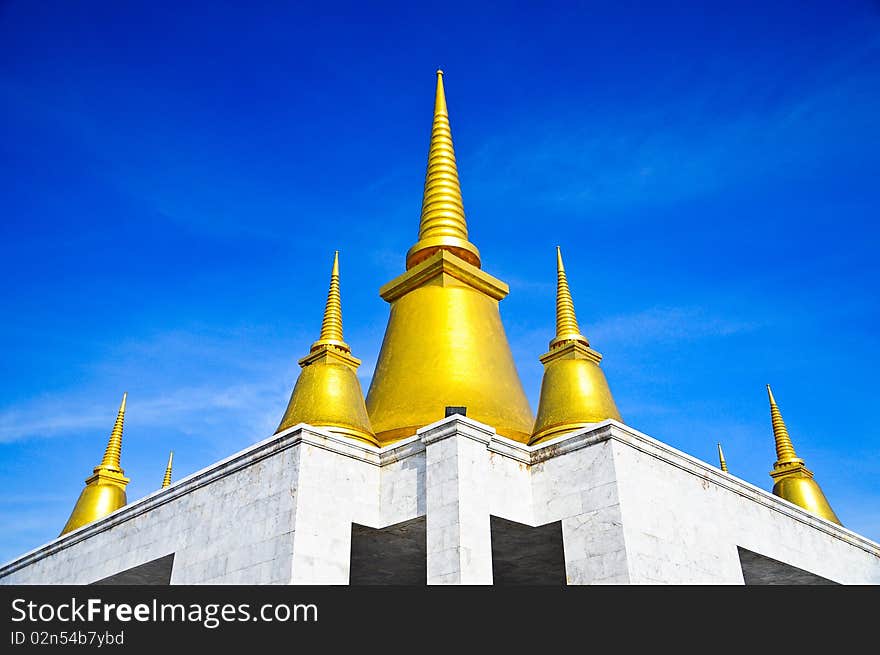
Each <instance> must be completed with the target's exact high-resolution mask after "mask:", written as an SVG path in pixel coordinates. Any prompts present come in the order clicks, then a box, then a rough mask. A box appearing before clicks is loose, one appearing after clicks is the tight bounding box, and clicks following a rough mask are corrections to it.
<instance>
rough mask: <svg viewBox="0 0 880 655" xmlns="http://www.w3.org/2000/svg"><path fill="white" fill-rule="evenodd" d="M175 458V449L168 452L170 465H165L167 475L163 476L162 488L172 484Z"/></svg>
mask: <svg viewBox="0 0 880 655" xmlns="http://www.w3.org/2000/svg"><path fill="white" fill-rule="evenodd" d="M173 459H174V451H173V450H172V451H171V452H170V453H168V466H166V467H165V477H164V478H162V488H163V489H164V488H165V487H170V486H171V462H172V460H173Z"/></svg>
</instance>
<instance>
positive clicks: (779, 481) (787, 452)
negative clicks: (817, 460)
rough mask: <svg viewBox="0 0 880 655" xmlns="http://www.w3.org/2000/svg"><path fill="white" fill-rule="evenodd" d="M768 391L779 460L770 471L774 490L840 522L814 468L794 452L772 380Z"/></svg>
mask: <svg viewBox="0 0 880 655" xmlns="http://www.w3.org/2000/svg"><path fill="white" fill-rule="evenodd" d="M767 395H768V396H769V398H770V421H771V423H772V425H773V439H774V441H775V442H776V462H775V463H774V464H773V470H772V471H770V477H771V478H773V480H774V484H773V493H774V494H775V495H777V496H779V497H780V498H785V499H786V500H788V501H790V502H792V503H794V504H795V505H800V506H801V507H803V508H804V509H805V510H807V511H808V512H812V513H813V514H815V515H817V516H821V517H822V518H823V519H828V520H829V521H831V522H833V523H837V524H838V525H841V523H840V519H838V518H837V514H835V513H834V510H833V509H831V505H830V504H829V503H828V499H827V498H825V494H824V493H823V492H822V489H821V488H820V487H819V484H818V483H817V482H816V481H815V480H814V479H813V473H812V471H810V470H809V469H808V468H807V467H806V465H805V464H804V460H803V459H801V458H800V457H798V456H797V453H795V451H794V445H793V444H792V442H791V437H789V436H788V429H787V428H786V427H785V421H783V420H782V412H780V411H779V407H778V406H777V405H776V399H775V398H774V397H773V391H772V390H771V389H770V385H769V384H768V385H767Z"/></svg>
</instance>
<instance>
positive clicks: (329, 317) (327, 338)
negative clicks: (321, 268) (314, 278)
mask: <svg viewBox="0 0 880 655" xmlns="http://www.w3.org/2000/svg"><path fill="white" fill-rule="evenodd" d="M323 344H329V345H332V346H336V347H337V348H341V349H342V350H345V351H350V348H349V347H348V344H346V343H345V341H344V340H343V338H342V301H341V296H340V294H339V251H338V250H337V251H335V253H334V255H333V269H332V271H331V272H330V289H329V291H327V304H326V305H325V306H324V319H323V321H322V322H321V336H320V337H318V340H317V341H316V342H315V343H313V344H312V348H311V349H312V350H317V349H318V348H319V347H320V346H321V345H323Z"/></svg>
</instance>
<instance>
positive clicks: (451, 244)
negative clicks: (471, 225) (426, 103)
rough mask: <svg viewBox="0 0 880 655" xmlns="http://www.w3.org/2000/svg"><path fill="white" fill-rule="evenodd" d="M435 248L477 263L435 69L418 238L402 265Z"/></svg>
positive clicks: (409, 265) (440, 77)
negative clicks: (469, 236)
mask: <svg viewBox="0 0 880 655" xmlns="http://www.w3.org/2000/svg"><path fill="white" fill-rule="evenodd" d="M438 250H449V251H451V252H453V253H455V254H456V255H458V256H459V257H461V258H462V259H464V260H465V261H467V262H468V263H470V264H473V265H474V266H477V267H479V266H480V253H479V251H478V250H477V248H476V246H474V245H473V244H472V243H471V242H470V241H468V232H467V222H466V221H465V217H464V203H463V202H462V199H461V184H460V183H459V180H458V167H457V166H456V163H455V150H454V148H453V145H452V130H451V128H450V125H449V111H448V109H447V107H446V92H445V90H444V88H443V71H440V70H438V71H437V91H436V95H435V97H434V119H433V123H432V126H431V144H430V146H429V147H428V169H427V171H426V173H425V191H424V194H423V195H422V214H421V217H420V219H419V238H418V241H417V242H416V243H415V245H414V246H413V247H412V248H410V250H409V252H408V253H407V255H406V267H407V269H409V268H412V267H413V266H415V265H416V264H418V263H419V262H421V261H423V260H425V259H427V258H428V257H430V256H431V255H432V254H433V253H435V252H437V251H438Z"/></svg>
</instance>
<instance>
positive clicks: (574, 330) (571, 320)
mask: <svg viewBox="0 0 880 655" xmlns="http://www.w3.org/2000/svg"><path fill="white" fill-rule="evenodd" d="M566 341H581V342H583V343H584V344H585V345H587V346H589V345H590V342H589V341H587V338H586V337H585V336H584V335H582V334H581V330H580V328H579V327H578V322H577V317H576V316H575V313H574V302H573V301H572V299H571V291H570V290H569V288H568V278H567V277H566V275H565V266H564V265H563V263H562V250H561V249H560V248H559V246H556V338H554V339H553V340H552V341H551V342H550V347H551V348H554V347H556V346H559V345H561V344H563V343H565V342H566Z"/></svg>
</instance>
